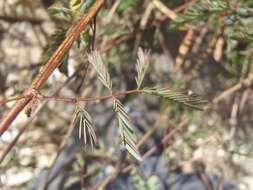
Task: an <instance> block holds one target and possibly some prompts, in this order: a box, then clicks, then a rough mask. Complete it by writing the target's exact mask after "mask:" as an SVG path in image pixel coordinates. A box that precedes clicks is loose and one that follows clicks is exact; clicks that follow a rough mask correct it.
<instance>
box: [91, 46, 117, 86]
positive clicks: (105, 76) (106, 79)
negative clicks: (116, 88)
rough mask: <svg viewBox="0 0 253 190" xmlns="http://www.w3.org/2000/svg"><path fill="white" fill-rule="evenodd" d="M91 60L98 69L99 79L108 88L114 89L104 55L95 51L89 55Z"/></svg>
mask: <svg viewBox="0 0 253 190" xmlns="http://www.w3.org/2000/svg"><path fill="white" fill-rule="evenodd" d="M88 60H89V62H90V63H91V64H92V65H93V67H94V69H95V70H96V71H97V73H98V76H99V80H100V81H101V82H102V83H103V84H104V85H105V86H106V87H107V88H108V89H110V90H111V89H112V82H111V78H110V75H109V73H108V71H107V68H106V66H105V64H104V63H103V61H102V57H101V55H100V53H99V52H98V51H94V52H92V53H90V54H89V55H88Z"/></svg>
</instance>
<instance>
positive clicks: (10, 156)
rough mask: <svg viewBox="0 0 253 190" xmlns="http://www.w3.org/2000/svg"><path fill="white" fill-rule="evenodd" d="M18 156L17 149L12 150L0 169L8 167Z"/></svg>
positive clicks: (0, 165)
mask: <svg viewBox="0 0 253 190" xmlns="http://www.w3.org/2000/svg"><path fill="white" fill-rule="evenodd" d="M15 156H16V149H15V148H14V149H12V150H11V151H10V152H9V153H8V154H7V155H6V156H5V158H4V160H3V161H2V162H1V164H0V167H6V166H8V165H9V164H10V163H11V162H12V161H13V160H14V158H15Z"/></svg>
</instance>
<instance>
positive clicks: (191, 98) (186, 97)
mask: <svg viewBox="0 0 253 190" xmlns="http://www.w3.org/2000/svg"><path fill="white" fill-rule="evenodd" d="M143 92H144V93H147V94H151V95H155V96H160V97H162V98H165V99H167V100H171V101H174V102H178V103H181V104H183V105H186V106H188V107H191V108H194V109H198V110H202V108H201V107H199V105H201V104H206V103H207V101H206V100H205V99H204V98H203V97H202V96H200V95H198V94H195V93H193V92H191V91H188V90H182V89H170V88H160V87H154V88H144V89H143Z"/></svg>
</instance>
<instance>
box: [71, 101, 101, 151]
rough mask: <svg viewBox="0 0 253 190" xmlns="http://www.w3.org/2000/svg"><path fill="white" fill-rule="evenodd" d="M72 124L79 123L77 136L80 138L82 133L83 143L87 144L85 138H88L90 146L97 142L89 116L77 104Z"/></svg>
mask: <svg viewBox="0 0 253 190" xmlns="http://www.w3.org/2000/svg"><path fill="white" fill-rule="evenodd" d="M73 124H74V125H77V124H79V138H81V137H82V134H83V138H84V144H87V138H89V141H90V145H91V146H92V147H93V146H94V145H95V144H96V143H97V137H96V134H95V131H94V129H93V127H92V119H91V116H90V114H89V113H88V112H87V111H86V110H85V109H83V108H82V107H80V106H79V105H77V106H76V110H75V113H74V122H73Z"/></svg>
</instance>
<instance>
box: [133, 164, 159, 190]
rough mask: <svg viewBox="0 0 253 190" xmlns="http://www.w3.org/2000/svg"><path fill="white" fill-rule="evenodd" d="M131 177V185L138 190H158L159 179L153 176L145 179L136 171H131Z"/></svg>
mask: <svg viewBox="0 0 253 190" xmlns="http://www.w3.org/2000/svg"><path fill="white" fill-rule="evenodd" d="M131 176H132V177H133V180H134V181H133V185H134V186H135V187H136V189H138V190H158V189H159V186H160V181H159V178H158V177H157V176H155V175H152V176H150V177H148V178H147V179H145V178H144V177H143V176H142V175H140V174H139V173H138V171H137V169H132V170H131Z"/></svg>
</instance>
